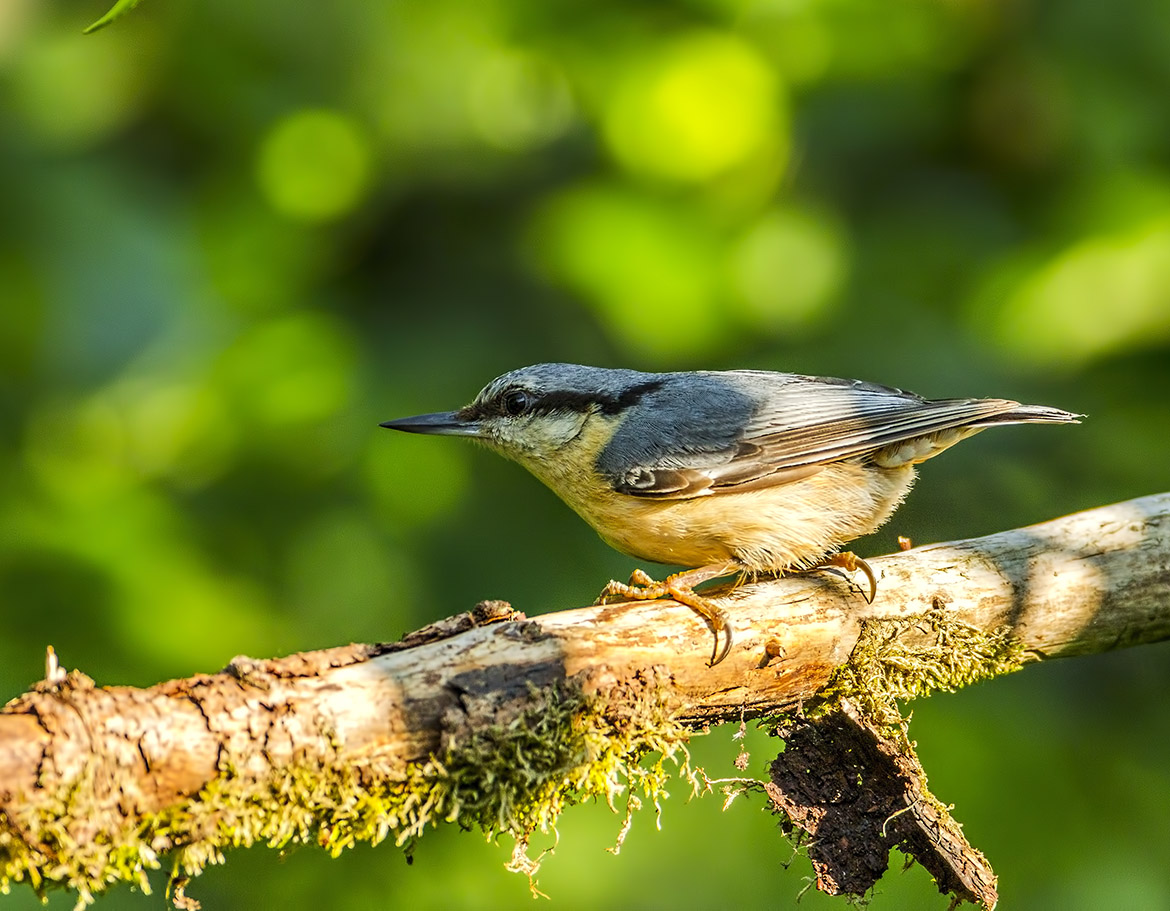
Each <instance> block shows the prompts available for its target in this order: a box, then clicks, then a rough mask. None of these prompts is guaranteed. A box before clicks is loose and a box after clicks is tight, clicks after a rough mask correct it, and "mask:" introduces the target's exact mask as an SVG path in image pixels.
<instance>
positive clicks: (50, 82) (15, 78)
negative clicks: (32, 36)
mask: <svg viewBox="0 0 1170 911" xmlns="http://www.w3.org/2000/svg"><path fill="white" fill-rule="evenodd" d="M0 25H3V22H0ZM129 34H130V33H122V34H110V35H109V37H108V38H107V37H106V36H103V37H102V40H94V39H93V38H90V37H87V36H85V35H83V34H82V33H81V31H80V30H77V31H75V32H74V31H66V32H61V33H60V34H55V35H51V36H46V37H45V38H43V39H42V40H40V41H36V42H30V43H29V45H28V47H27V50H25V51H24V52H23V53H22V54H19V55H16V60H15V66H14V68H13V69H14V72H13V74H12V77H11V80H10V93H11V101H12V103H13V106H14V107H15V108H16V110H17V111H18V112H19V114H20V116H21V118H22V119H23V120H24V123H25V125H26V126H27V128H28V132H29V133H30V134H31V135H32V136H33V137H35V138H36V139H37V140H39V141H40V142H41V143H43V144H44V145H46V146H48V147H51V148H54V149H59V150H62V151H73V150H79V149H84V148H87V147H89V146H92V145H94V144H95V143H98V142H101V141H102V140H103V139H105V138H106V137H108V136H110V135H111V134H112V133H115V132H116V131H117V130H119V129H121V128H122V127H123V126H125V125H126V123H127V122H128V121H130V120H131V119H132V118H133V117H134V115H135V114H136V113H137V112H138V109H139V106H140V103H141V100H142V96H143V89H144V88H145V86H146V84H147V81H148V80H149V78H150V73H149V70H150V68H149V66H146V65H144V64H146V63H148V62H149V61H148V60H147V59H145V58H144V55H143V54H142V53H141V52H140V51H138V50H137V49H136V48H135V47H134V46H132V45H131V43H130V42H131V41H132V40H133V39H132V38H131V37H129Z"/></svg>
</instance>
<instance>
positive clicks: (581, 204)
mask: <svg viewBox="0 0 1170 911" xmlns="http://www.w3.org/2000/svg"><path fill="white" fill-rule="evenodd" d="M531 236H532V240H533V247H534V251H535V254H536V256H537V258H538V264H539V266H540V267H541V268H542V269H543V270H544V271H545V272H546V273H547V274H549V275H550V277H551V278H552V279H553V280H554V281H556V282H558V283H560V284H564V285H565V286H567V287H568V288H570V289H571V290H573V291H574V292H576V293H578V294H580V295H581V296H582V297H583V298H584V299H585V300H586V301H587V302H588V303H589V304H590V305H591V306H592V307H593V308H594V310H595V311H596V312H597V314H598V316H599V317H600V318H601V320H602V322H603V324H604V325H605V326H606V328H607V329H609V331H610V332H611V334H612V335H614V336H615V338H616V339H617V340H618V341H619V342H621V343H622V344H623V345H624V346H625V347H626V348H627V349H628V350H630V351H633V352H637V353H638V354H639V355H641V356H643V357H646V358H648V359H650V360H654V361H660V362H666V361H669V360H671V359H677V358H679V357H684V356H688V355H695V354H702V353H705V352H707V351H710V350H712V349H714V348H717V347H718V346H719V345H720V344H721V343H722V342H723V341H724V340H725V338H726V320H724V319H722V318H721V316H720V313H719V309H718V299H717V296H718V292H719V289H720V282H721V278H722V276H721V271H720V270H721V263H720V257H721V255H722V248H721V244H720V238H719V237H718V236H717V234H716V233H715V232H714V230H713V229H712V227H711V225H710V224H709V222H706V221H704V220H703V219H702V218H701V217H700V216H699V215H698V214H697V213H696V212H695V211H694V210H693V209H691V208H686V207H682V206H679V205H676V204H674V203H673V202H671V201H669V200H664V199H659V198H656V197H653V196H646V195H642V194H639V193H636V192H634V191H631V190H628V189H623V188H619V187H612V186H604V185H588V186H584V187H579V188H576V189H574V190H570V191H569V192H567V193H564V194H562V195H561V196H558V197H556V198H554V199H553V200H552V202H551V203H550V204H549V205H548V206H547V207H546V208H545V209H543V210H542V211H541V212H540V213H538V215H537V217H536V219H535V220H534V223H533V227H532V232H531Z"/></svg>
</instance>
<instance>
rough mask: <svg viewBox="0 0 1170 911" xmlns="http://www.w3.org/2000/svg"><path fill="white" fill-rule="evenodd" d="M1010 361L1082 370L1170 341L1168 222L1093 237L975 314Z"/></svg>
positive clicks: (1059, 256)
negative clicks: (1105, 358) (1124, 352)
mask: <svg viewBox="0 0 1170 911" xmlns="http://www.w3.org/2000/svg"><path fill="white" fill-rule="evenodd" d="M976 319H977V321H978V324H979V325H980V326H981V327H983V328H984V329H985V330H989V331H990V333H991V334H992V336H993V338H994V340H995V341H996V343H997V344H998V345H999V346H1000V347H1001V348H1002V349H1003V350H1004V351H1006V352H1007V353H1009V354H1010V355H1012V356H1013V357H1015V356H1018V357H1021V358H1024V359H1026V360H1029V361H1032V362H1034V363H1039V364H1053V365H1058V364H1059V365H1073V366H1075V365H1078V364H1081V363H1084V362H1086V361H1091V360H1094V359H1096V358H1099V357H1102V356H1105V355H1108V354H1112V353H1115V352H1118V351H1122V350H1126V349H1133V348H1139V347H1142V346H1144V345H1150V344H1158V343H1159V342H1162V341H1165V340H1166V339H1170V220H1167V219H1165V218H1160V219H1156V220H1154V221H1151V222H1148V223H1146V224H1145V225H1143V226H1141V227H1139V228H1137V229H1134V230H1131V231H1129V232H1124V233H1119V234H1113V235H1104V236H1098V237H1093V238H1089V239H1087V240H1084V241H1081V242H1080V243H1078V244H1075V245H1073V246H1072V247H1070V248H1069V249H1067V250H1065V251H1064V252H1063V253H1060V254H1059V255H1057V256H1055V257H1054V258H1052V259H1051V260H1050V261H1049V262H1047V263H1046V264H1044V265H1043V266H1041V267H1040V268H1039V269H1036V270H1035V271H1033V272H1031V273H1029V274H1028V275H1026V276H1025V277H1024V278H1023V279H1022V280H1020V281H1019V282H1018V284H1017V285H1016V286H1015V288H1014V289H1012V290H1010V291H1009V293H1008V294H1006V295H1004V296H1002V297H1000V298H999V299H998V300H996V301H994V302H992V303H991V304H989V305H988V304H985V305H984V306H981V307H977V308H976Z"/></svg>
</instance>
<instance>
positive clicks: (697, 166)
mask: <svg viewBox="0 0 1170 911" xmlns="http://www.w3.org/2000/svg"><path fill="white" fill-rule="evenodd" d="M604 130H605V138H606V141H607V142H608V144H609V146H610V149H611V150H612V151H613V153H614V155H615V156H616V157H617V158H618V160H619V161H620V162H621V163H622V164H624V165H625V166H626V167H627V168H629V169H630V170H631V171H634V172H636V173H640V174H646V175H649V176H652V177H659V178H666V179H670V180H679V181H705V180H708V179H710V178H713V177H716V176H718V175H719V174H722V173H723V172H725V171H727V170H728V169H730V168H733V167H735V166H737V165H741V164H744V163H745V162H747V161H748V160H750V159H751V158H753V157H754V156H756V155H759V154H761V153H762V152H765V151H767V152H768V153H769V154H771V155H773V156H779V157H786V156H787V151H788V134H787V113H786V108H785V105H784V102H783V97H782V94H781V92H780V86H779V82H778V79H777V77H776V74H775V73H774V72H773V70H772V69H771V68H770V67H769V65H768V63H767V62H766V61H765V60H764V59H763V57H761V55H760V54H759V53H758V52H757V51H756V50H755V49H754V48H752V47H751V46H750V45H748V44H747V43H745V42H744V41H742V40H740V39H738V38H736V37H734V36H732V35H726V34H717V33H698V34H692V35H688V36H686V37H683V38H680V39H677V40H675V41H673V42H670V43H668V44H666V45H665V46H663V47H661V48H660V49H659V50H657V51H655V52H653V53H651V54H650V55H649V57H648V58H647V59H644V60H639V62H638V63H636V64H634V65H632V66H631V67H630V68H629V70H628V71H627V72H626V73H625V74H624V75H623V77H621V78H620V79H619V80H618V84H617V87H616V89H615V91H614V93H613V95H612V96H611V98H610V99H609V103H608V105H607V109H606V111H605V113H604Z"/></svg>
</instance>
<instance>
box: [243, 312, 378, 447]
mask: <svg viewBox="0 0 1170 911" xmlns="http://www.w3.org/2000/svg"><path fill="white" fill-rule="evenodd" d="M354 358H355V353H354V342H353V339H352V338H350V336H349V334H348V333H347V332H346V331H345V329H344V326H343V325H342V324H341V323H340V322H339V321H337V320H334V319H331V318H329V317H327V316H326V315H324V314H320V313H299V314H295V315H293V316H288V317H284V318H281V319H274V320H270V321H268V322H265V323H262V324H260V325H258V326H256V327H255V328H253V329H252V330H251V331H249V332H248V333H247V334H245V335H244V336H243V337H242V338H241V339H240V340H239V341H238V342H237V343H236V345H235V346H234V347H233V348H232V349H231V350H230V351H229V352H228V354H227V355H226V358H225V362H224V374H223V382H224V383H225V385H226V386H227V394H226V398H227V400H228V401H230V402H232V403H233V404H234V405H236V406H237V407H239V408H240V409H241V410H242V411H243V412H244V413H246V414H248V415H249V417H251V418H254V419H257V420H259V421H261V422H262V423H263V424H265V425H269V426H282V425H298V424H304V423H308V422H313V421H319V420H322V419H324V418H327V417H330V416H332V415H334V414H336V413H337V412H339V411H340V410H341V409H342V408H344V407H345V405H346V403H347V402H348V401H349V398H350V396H351V395H352V392H353V388H352V386H353V384H352V372H353V369H354Z"/></svg>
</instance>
